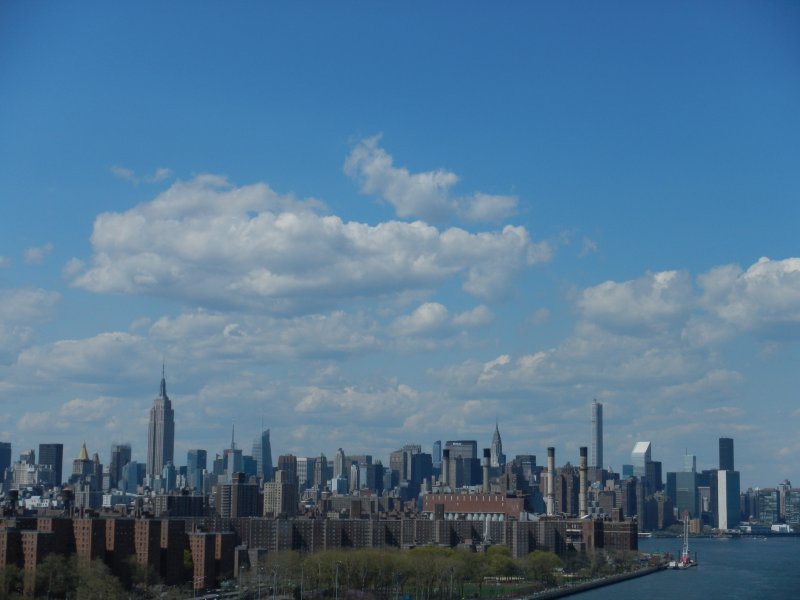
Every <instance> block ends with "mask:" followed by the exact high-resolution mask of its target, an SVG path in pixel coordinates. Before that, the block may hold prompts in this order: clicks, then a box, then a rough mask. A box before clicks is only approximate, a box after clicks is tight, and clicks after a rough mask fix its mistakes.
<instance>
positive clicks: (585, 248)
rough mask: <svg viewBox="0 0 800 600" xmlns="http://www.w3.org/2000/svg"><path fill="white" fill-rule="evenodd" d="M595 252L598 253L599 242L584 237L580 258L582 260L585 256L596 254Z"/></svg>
mask: <svg viewBox="0 0 800 600" xmlns="http://www.w3.org/2000/svg"><path fill="white" fill-rule="evenodd" d="M595 252H597V242H595V241H594V240H591V239H589V238H588V237H584V238H583V244H582V246H581V251H580V254H578V256H580V257H581V258H582V257H584V256H588V255H589V254H594V253H595Z"/></svg>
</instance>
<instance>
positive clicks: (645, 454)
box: [631, 442, 650, 479]
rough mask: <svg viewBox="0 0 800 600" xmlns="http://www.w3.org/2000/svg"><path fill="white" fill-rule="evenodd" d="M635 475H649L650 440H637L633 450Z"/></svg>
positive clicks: (639, 476) (632, 457)
mask: <svg viewBox="0 0 800 600" xmlns="http://www.w3.org/2000/svg"><path fill="white" fill-rule="evenodd" d="M631 462H632V463H633V475H634V476H635V477H638V478H639V479H641V478H642V477H645V476H647V464H648V463H649V462H650V442H636V445H635V446H634V447H633V451H632V452H631Z"/></svg>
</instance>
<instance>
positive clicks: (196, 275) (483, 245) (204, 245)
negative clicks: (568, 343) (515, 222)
mask: <svg viewBox="0 0 800 600" xmlns="http://www.w3.org/2000/svg"><path fill="white" fill-rule="evenodd" d="M318 206H319V204H318V203H317V202H315V201H308V202H298V201H296V200H294V199H293V198H291V197H282V196H278V195H277V194H275V193H274V192H273V191H272V190H270V189H269V188H268V187H267V186H266V185H263V184H256V185H252V186H246V187H242V188H236V187H233V186H231V185H229V184H228V183H227V182H226V181H225V180H224V179H223V178H219V177H216V176H208V175H205V176H200V177H197V178H195V179H194V180H192V181H189V182H178V183H176V184H174V185H173V186H172V187H170V188H169V189H168V190H167V191H165V192H164V193H162V194H161V195H159V196H158V197H157V198H156V199H155V200H153V201H152V202H149V203H146V204H142V205H139V206H137V207H135V208H133V209H131V210H129V211H127V212H124V213H105V214H101V215H99V216H98V217H97V219H96V221H95V225H94V232H93V234H92V246H93V249H94V255H93V257H92V260H91V263H90V264H89V265H88V266H87V267H86V268H85V269H83V270H80V271H77V269H78V268H79V267H80V265H79V264H78V263H74V262H73V263H71V264H70V265H69V267H68V269H67V270H66V272H68V273H70V272H71V273H73V279H72V283H73V285H75V286H77V287H81V288H84V289H87V290H90V291H94V292H100V293H108V292H116V293H126V294H149V295H159V296H166V297H170V298H176V299H180V300H184V301H188V302H190V303H192V304H194V305H200V306H206V307H239V308H247V309H251V310H259V311H263V310H267V311H270V312H273V313H300V312H315V311H319V310H322V309H324V308H326V307H331V306H336V305H337V304H340V303H341V302H342V301H343V300H344V299H347V300H353V299H356V298H360V297H361V298H363V297H373V298H379V297H382V296H385V295H387V294H398V293H404V292H408V291H413V290H431V289H435V288H436V287H437V286H439V285H441V284H442V283H444V282H445V281H447V280H448V279H450V278H452V277H463V278H464V283H463V288H464V290H465V291H467V292H468V293H470V294H472V295H475V296H478V297H481V298H494V297H497V296H499V295H502V294H504V293H507V291H508V288H509V287H510V286H511V284H512V282H513V279H514V277H515V276H516V275H517V274H518V273H519V272H520V271H521V270H522V269H524V268H525V267H528V266H530V265H533V264H535V263H537V262H541V261H544V260H548V259H549V258H550V249H549V246H548V245H547V244H546V243H544V242H540V243H538V244H537V243H534V242H532V241H531V239H530V237H529V236H528V232H527V231H526V230H525V229H524V228H523V227H513V226H506V227H505V228H503V230H502V231H495V232H480V233H469V232H467V231H464V230H462V229H457V228H451V229H447V230H444V231H439V230H437V229H436V228H434V227H432V226H429V225H426V224H424V223H421V222H415V223H401V222H396V221H390V222H386V223H380V224H378V225H376V226H370V225H366V224H363V223H356V222H343V221H342V220H341V219H339V218H338V217H335V216H325V215H321V214H319V212H318V211H317V210H316V209H317V208H318ZM76 271H77V272H76Z"/></svg>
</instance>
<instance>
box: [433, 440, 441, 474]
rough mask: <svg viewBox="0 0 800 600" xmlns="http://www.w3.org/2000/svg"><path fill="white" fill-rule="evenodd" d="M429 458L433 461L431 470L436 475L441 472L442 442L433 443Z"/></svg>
mask: <svg viewBox="0 0 800 600" xmlns="http://www.w3.org/2000/svg"><path fill="white" fill-rule="evenodd" d="M431 458H432V461H433V470H434V471H436V473H439V472H441V469H442V440H436V441H435V442H433V450H432V452H431Z"/></svg>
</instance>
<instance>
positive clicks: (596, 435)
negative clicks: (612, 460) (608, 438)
mask: <svg viewBox="0 0 800 600" xmlns="http://www.w3.org/2000/svg"><path fill="white" fill-rule="evenodd" d="M592 466H593V467H595V468H597V469H602V468H603V405H602V404H601V403H600V402H598V401H597V400H593V401H592Z"/></svg>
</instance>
